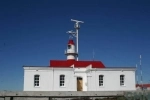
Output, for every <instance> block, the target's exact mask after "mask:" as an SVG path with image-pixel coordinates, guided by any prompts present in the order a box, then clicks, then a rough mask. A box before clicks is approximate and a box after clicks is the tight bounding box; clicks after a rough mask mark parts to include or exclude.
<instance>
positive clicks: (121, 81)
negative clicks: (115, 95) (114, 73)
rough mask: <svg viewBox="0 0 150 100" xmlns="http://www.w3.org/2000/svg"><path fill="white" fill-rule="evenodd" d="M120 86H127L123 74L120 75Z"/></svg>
mask: <svg viewBox="0 0 150 100" xmlns="http://www.w3.org/2000/svg"><path fill="white" fill-rule="evenodd" d="M122 76H123V77H122ZM120 86H125V75H123V74H122V75H120Z"/></svg>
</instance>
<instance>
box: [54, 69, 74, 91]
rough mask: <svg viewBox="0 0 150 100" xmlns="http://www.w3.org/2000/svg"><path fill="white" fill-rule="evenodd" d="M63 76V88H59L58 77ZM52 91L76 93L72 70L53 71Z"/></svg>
mask: <svg viewBox="0 0 150 100" xmlns="http://www.w3.org/2000/svg"><path fill="white" fill-rule="evenodd" d="M60 75H65V86H64V87H60V85H59V76H60ZM54 91H76V77H74V72H73V69H71V70H62V69H55V70H54Z"/></svg>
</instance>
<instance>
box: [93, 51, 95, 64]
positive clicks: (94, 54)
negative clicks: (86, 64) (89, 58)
mask: <svg viewBox="0 0 150 100" xmlns="http://www.w3.org/2000/svg"><path fill="white" fill-rule="evenodd" d="M94 56H95V52H94V49H93V61H94Z"/></svg>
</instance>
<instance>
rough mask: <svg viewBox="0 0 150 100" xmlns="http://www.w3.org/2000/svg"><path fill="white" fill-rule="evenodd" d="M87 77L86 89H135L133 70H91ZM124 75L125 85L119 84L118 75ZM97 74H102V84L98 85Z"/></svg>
mask: <svg viewBox="0 0 150 100" xmlns="http://www.w3.org/2000/svg"><path fill="white" fill-rule="evenodd" d="M89 73H90V75H91V76H89V77H88V91H126V90H136V88H135V71H91V72H89ZM122 74H123V75H125V86H120V75H122ZM99 75H104V83H103V84H104V86H101V87H100V86H99Z"/></svg>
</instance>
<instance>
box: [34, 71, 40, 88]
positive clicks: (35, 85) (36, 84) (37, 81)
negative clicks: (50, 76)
mask: <svg viewBox="0 0 150 100" xmlns="http://www.w3.org/2000/svg"><path fill="white" fill-rule="evenodd" d="M36 76H37V77H38V80H36ZM34 87H40V75H39V74H36V75H34Z"/></svg>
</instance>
